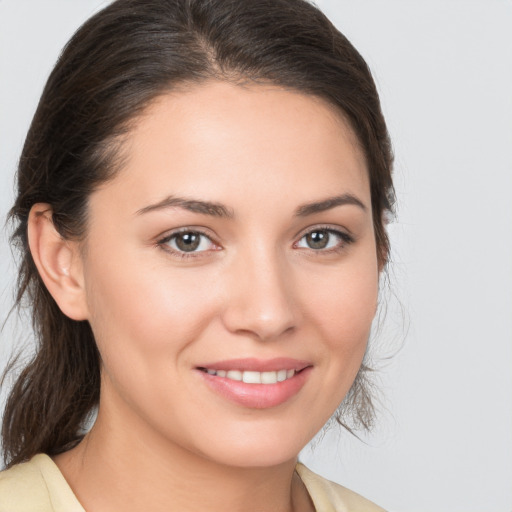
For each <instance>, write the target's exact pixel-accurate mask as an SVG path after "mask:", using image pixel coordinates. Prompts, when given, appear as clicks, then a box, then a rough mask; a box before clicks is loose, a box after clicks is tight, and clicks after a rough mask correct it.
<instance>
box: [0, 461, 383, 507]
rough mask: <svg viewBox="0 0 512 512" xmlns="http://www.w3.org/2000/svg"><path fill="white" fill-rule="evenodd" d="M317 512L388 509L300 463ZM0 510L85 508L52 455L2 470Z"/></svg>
mask: <svg viewBox="0 0 512 512" xmlns="http://www.w3.org/2000/svg"><path fill="white" fill-rule="evenodd" d="M297 473H298V474H299V475H300V477H301V479H302V481H303V482H304V485H305V486H306V489H307V490H308V492H309V495H310V496H311V499H312V501H313V504H314V505H315V509H316V510H317V512H384V509H382V508H380V507H378V506H377V505H375V504H373V503H371V502H370V501H368V500H366V499H365V498H363V497H362V496H359V495H358V494H356V493H354V492H352V491H349V490H348V489H345V487H342V486H341V485H338V484H335V483H333V482H329V480H326V479H325V478H322V477H321V476H319V475H316V474H315V473H313V472H312V471H310V470H309V469H308V468H306V466H303V465H302V464H300V463H299V464H297ZM0 512H85V510H84V508H83V507H82V505H80V503H79V502H78V500H77V498H76V496H75V495H74V494H73V491H72V490H71V488H70V487H69V485H68V483H67V482H66V480H65V479H64V476H63V475H62V473H61V472H60V471H59V468H58V467H57V466H56V465H55V463H54V462H53V461H52V459H51V458H50V457H48V455H44V454H39V455H36V456H35V457H33V458H32V459H31V460H30V461H29V462H25V463H24V464H19V465H17V466H14V467H12V468H11V469H8V470H6V471H3V472H0Z"/></svg>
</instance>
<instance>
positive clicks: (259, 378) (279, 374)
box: [198, 368, 302, 384]
mask: <svg viewBox="0 0 512 512" xmlns="http://www.w3.org/2000/svg"><path fill="white" fill-rule="evenodd" d="M198 370H201V371H202V372H205V373H207V374H208V375H213V376H215V377H225V378H226V379H230V380H235V381H238V382H245V383H246V384H277V383H278V382H284V381H285V380H288V379H291V378H292V377H293V376H294V375H295V374H296V373H298V372H300V371H302V370H299V371H297V370H294V369H289V370H288V369H286V368H283V369H281V370H276V371H268V372H258V371H253V370H243V371H241V370H215V369H213V368H198Z"/></svg>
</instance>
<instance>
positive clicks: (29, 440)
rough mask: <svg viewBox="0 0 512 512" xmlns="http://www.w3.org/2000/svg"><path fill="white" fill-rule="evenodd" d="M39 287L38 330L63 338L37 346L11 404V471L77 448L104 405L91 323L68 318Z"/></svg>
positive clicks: (6, 440) (7, 446) (7, 433)
mask: <svg viewBox="0 0 512 512" xmlns="http://www.w3.org/2000/svg"><path fill="white" fill-rule="evenodd" d="M36 286H39V287H40V290H39V292H38V295H37V296H38V297H42V296H44V295H46V305H45V307H44V309H42V310H39V311H40V317H41V318H40V319H38V324H40V325H39V329H44V330H50V332H52V334H53V333H58V334H57V335H54V339H53V343H39V344H38V347H37V350H36V355H35V357H34V359H33V360H32V361H31V362H30V364H28V365H27V366H26V367H25V368H24V369H23V371H22V372H21V374H20V375H19V377H18V379H17V380H16V382H15V384H14V387H13V389H12V391H11V393H10V395H9V399H8V400H7V404H6V408H5V414H4V420H3V425H2V437H3V446H4V450H5V454H4V456H5V463H6V464H7V466H8V467H10V466H12V465H14V464H17V463H20V462H23V461H25V460H28V459H30V458H31V457H33V456H34V455H36V454H37V453H47V454H49V455H55V454H57V453H60V452H63V451H66V450H68V449H70V448H71V447H73V446H74V445H76V444H77V443H78V442H79V441H80V439H81V438H82V437H83V436H82V434H81V432H82V430H83V422H84V418H86V417H87V415H88V414H89V413H90V412H91V411H92V409H93V408H94V406H95V405H97V404H98V401H99V388H100V367H99V354H98V352H97V349H96V345H95V343H94V339H93V334H92V332H91V329H90V326H89V323H88V322H86V321H82V322H77V321H75V320H71V319H70V318H68V317H67V316H65V315H64V314H63V313H62V312H61V311H60V309H59V307H58V306H57V304H56V303H55V301H54V300H53V298H52V297H51V295H50V294H49V293H48V291H47V290H46V288H45V287H44V284H43V283H42V282H41V281H40V279H39V281H38V283H37V285H36ZM36 332H37V330H36ZM15 362H16V360H13V362H12V363H11V365H10V366H11V367H12V366H13V365H14V364H15Z"/></svg>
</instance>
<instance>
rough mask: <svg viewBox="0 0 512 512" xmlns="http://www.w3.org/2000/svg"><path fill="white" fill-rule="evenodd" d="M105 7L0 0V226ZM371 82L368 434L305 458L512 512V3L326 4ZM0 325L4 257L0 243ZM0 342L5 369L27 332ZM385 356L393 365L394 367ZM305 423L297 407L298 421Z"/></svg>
mask: <svg viewBox="0 0 512 512" xmlns="http://www.w3.org/2000/svg"><path fill="white" fill-rule="evenodd" d="M105 3H106V2H104V1H101V0H73V1H70V0H60V1H58V0H51V1H50V0H45V1H40V0H0V155H1V158H0V215H1V216H2V219H3V218H4V217H5V214H6V212H7V210H8V208H9V207H10V204H11V202H12V197H13V185H12V181H13V180H12V176H13V172H14V168H15V165H16V160H17V158H18V156H19V153H20V150H21V146H22V143H23V139H24V135H25V132H26V130H27V128H28V124H29V122H30V119H31V116H32V114H33V112H34V109H35V107H36V105H37V101H38V97H39V94H40V92H41V89H42V87H43V84H44V81H45V79H46V77H47V75H48V73H49V70H50V69H51V66H52V65H53V63H54V61H55V59H56V57H57V55H58V53H59V51H60V49H61V47H62V46H63V44H64V43H65V42H66V41H67V39H68V38H69V37H70V36H71V34H72V33H73V32H74V30H75V29H76V28H77V27H78V25H79V24H80V23H82V22H83V21H84V20H85V18H86V17H88V16H89V15H90V14H92V13H93V12H94V11H95V10H97V9H98V8H99V7H100V6H101V5H104V4H105ZM318 5H320V6H321V7H322V8H323V9H324V11H325V12H326V13H327V14H328V15H329V16H330V17H331V19H332V20H333V21H334V22H335V24H336V25H337V26H338V28H340V30H342V32H344V33H345V34H346V35H347V36H348V37H349V39H350V40H351V41H352V42H353V43H354V45H355V46H356V47H357V48H358V49H359V50H360V52H361V53H362V54H363V56H364V57H365V58H366V59H367V61H368V63H369V65H370V67H371V68H372V70H373V72H374V74H375V78H376V81H377V84H378V86H379V89H380V92H381V97H382V102H383V107H384V111H385V114H386V117H387V120H388V124H389V128H390V131H391V135H392V137H393V142H394V146H395V152H396V173H395V179H396V188H397V193H398V202H399V208H398V218H397V220H396V221H395V222H394V223H393V224H392V225H391V226H390V233H391V239H392V244H393V255H392V256H393V265H392V267H391V270H390V281H391V293H390V292H385V293H383V298H384V299H386V301H387V304H388V314H387V318H386V320H385V322H384V323H383V324H382V328H381V332H380V333H379V335H376V336H375V340H373V348H374V353H375V357H377V358H378V359H379V361H380V364H379V366H380V372H379V374H378V377H379V382H380V384H379V385H380V387H381V389H382V391H383V395H384V398H383V401H382V405H381V414H380V417H379V424H378V426H377V428H376V430H375V432H374V434H373V435H371V436H367V437H365V438H364V442H360V441H358V440H356V439H353V438H351V437H350V436H349V435H347V434H344V433H340V432H339V431H337V430H331V431H329V432H328V433H327V434H326V435H325V436H324V438H323V441H321V442H319V443H318V444H317V446H316V448H315V449H314V450H313V451H312V450H311V449H309V448H308V449H306V450H305V451H304V453H303V456H302V459H303V461H305V462H306V463H307V464H308V465H309V466H310V467H312V468H313V469H314V470H316V471H317V472H319V473H321V474H323V475H324V476H326V477H328V478H330V479H332V480H335V481H338V482H342V483H344V484H345V485H347V486H348V487H351V488H353V489H355V490H357V491H359V492H361V493H362V494H364V495H366V496H367V497H369V498H371V499H373V500H374V501H376V502H377V503H379V504H381V505H383V506H385V507H387V508H388V509H390V510H391V511H396V512H399V511H404V512H406V511H407V512H410V511H418V512H431V511H433V510H435V511H437V512H443V511H446V512H448V511H450V512H456V511H460V512H462V511H463V512H477V511H478V512H501V511H503V512H510V511H511V510H512V205H511V204H512V201H511V198H510V196H511V193H512V156H511V146H512V92H511V91H512V2H511V1H509V0H429V1H419V0H413V1H406V0H386V1H382V0H350V1H349V0H330V1H329V0H323V1H318ZM0 236H1V237H0V319H1V320H3V319H4V318H5V317H6V315H7V312H8V309H9V307H10V304H11V303H12V285H13V281H14V279H15V277H14V264H13V262H12V259H11V254H10V250H9V248H8V244H7V241H6V233H5V231H4V232H2V234H1V235H0ZM27 332H28V328H27V324H26V320H24V319H21V320H18V321H16V320H15V319H11V320H10V321H9V322H8V323H7V324H6V326H5V328H4V330H3V332H2V333H1V334H0V336H1V338H0V367H3V366H4V364H5V362H6V361H7V358H8V355H9V354H10V352H11V350H12V347H13V346H18V344H19V343H20V340H21V342H23V341H25V340H26V339H28V335H27ZM391 356H393V357H391ZM305 413H306V412H305Z"/></svg>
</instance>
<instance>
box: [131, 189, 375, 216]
mask: <svg viewBox="0 0 512 512" xmlns="http://www.w3.org/2000/svg"><path fill="white" fill-rule="evenodd" d="M344 205H354V206H358V207H359V208H361V209H362V210H363V211H366V210H367V208H366V206H365V205H364V204H363V202H362V201H360V200H359V199H358V198H357V197H356V196H354V195H352V194H342V195H340V196H333V197H329V198H327V199H323V200H321V201H315V202H313V203H306V204H303V205H301V206H299V207H298V208H297V209H296V210H295V216H296V217H307V216H308V215H313V214H315V213H321V212H324V211H327V210H331V209H332V208H336V207H337V206H344ZM166 208H183V209H185V210H188V211H191V212H194V213H202V214H204V215H211V216H212V217H221V218H230V219H232V218H234V216H235V214H234V212H233V211H232V210H231V209H229V208H228V207H227V206H224V205H223V204H222V203H215V202H211V201H201V200H198V199H187V198H184V197H176V196H169V197H166V198H165V199H162V201H159V202H158V203H155V204H151V205H149V206H145V207H144V208H141V209H140V210H137V212H136V214H137V215H143V214H145V213H149V212H153V211H158V210H164V209H166Z"/></svg>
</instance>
